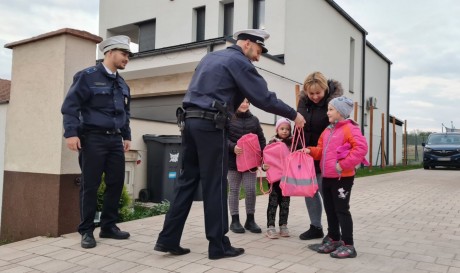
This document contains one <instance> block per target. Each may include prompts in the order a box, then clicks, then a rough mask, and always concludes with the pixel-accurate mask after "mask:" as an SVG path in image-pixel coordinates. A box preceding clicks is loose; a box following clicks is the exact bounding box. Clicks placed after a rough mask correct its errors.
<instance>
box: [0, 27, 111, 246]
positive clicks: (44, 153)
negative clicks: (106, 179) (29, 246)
mask: <svg viewBox="0 0 460 273" xmlns="http://www.w3.org/2000/svg"><path fill="white" fill-rule="evenodd" d="M101 40H102V39H101V38H100V37H99V36H96V35H93V34H90V33H88V32H85V31H79V30H74V29H68V28H65V29H60V30H57V31H54V32H49V33H45V34H43V35H39V36H37V37H33V38H30V39H26V40H22V41H18V42H13V43H10V44H7V45H5V47H6V48H10V49H12V50H13V65H12V79H11V96H10V102H9V106H8V114H7V121H6V136H5V172H4V188H3V206H2V225H1V234H0V237H1V239H3V240H10V241H17V240H22V239H26V238H30V237H35V236H59V235H61V234H65V233H69V232H75V231H76V228H77V225H78V223H79V209H78V207H79V201H78V192H79V186H77V185H76V184H75V178H76V177H78V176H79V174H80V169H79V166H78V160H77V157H78V154H77V153H75V152H72V151H70V150H68V149H67V147H66V145H65V140H64V138H63V136H62V135H63V126H62V115H61V112H60V108H61V105H62V102H63V100H64V98H65V96H66V94H67V91H68V90H69V87H70V85H71V84H72V79H73V75H74V74H75V73H76V72H77V71H79V70H81V69H84V68H85V67H88V66H91V65H94V64H95V60H96V46H95V45H96V44H97V43H99V42H100V41H101Z"/></svg>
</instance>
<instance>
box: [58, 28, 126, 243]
mask: <svg viewBox="0 0 460 273" xmlns="http://www.w3.org/2000/svg"><path fill="white" fill-rule="evenodd" d="M129 43H130V39H129V37H127V36H123V35H121V36H114V37H110V38H108V39H106V40H104V41H102V42H101V43H100V44H99V49H100V50H101V51H102V52H103V53H104V61H103V62H102V63H100V64H98V65H96V66H93V67H89V68H87V69H85V70H82V71H80V72H78V73H77V74H75V76H74V79H73V83H72V86H71V87H70V89H69V92H68V93H67V96H66V98H65V100H64V103H63V105H62V108H61V112H62V114H63V117H64V129H65V132H64V137H65V139H66V144H67V147H68V148H69V149H70V150H72V151H79V163H80V167H81V170H82V179H81V186H80V225H79V226H78V232H79V233H80V234H81V235H82V239H81V247H83V248H93V247H95V246H96V240H95V239H94V236H93V231H94V228H95V225H94V216H95V214H96V206H97V201H96V200H97V190H98V188H99V185H100V183H101V178H102V174H103V173H104V174H105V184H106V191H105V194H104V204H103V209H102V214H101V222H100V226H101V231H100V233H99V237H100V238H113V239H127V238H128V237H129V236H130V234H129V233H128V232H125V231H121V230H120V229H119V228H118V227H117V226H116V223H117V221H118V207H119V205H118V204H119V200H120V196H121V192H122V189H123V183H124V175H125V155H124V152H125V151H128V150H129V148H130V145H131V144H130V143H131V130H130V127H129V116H130V112H129V103H130V90H129V87H128V85H127V84H126V82H125V80H124V79H123V78H122V77H121V76H120V75H119V73H118V72H117V70H118V69H124V68H125V66H126V64H127V63H128V61H129V57H130V56H131V55H132V53H131V51H130V48H129Z"/></svg>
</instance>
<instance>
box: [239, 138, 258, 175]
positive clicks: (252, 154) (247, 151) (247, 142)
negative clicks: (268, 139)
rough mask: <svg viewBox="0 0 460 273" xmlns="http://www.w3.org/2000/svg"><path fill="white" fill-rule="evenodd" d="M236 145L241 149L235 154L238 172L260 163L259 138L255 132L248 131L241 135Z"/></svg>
mask: <svg viewBox="0 0 460 273" xmlns="http://www.w3.org/2000/svg"><path fill="white" fill-rule="evenodd" d="M236 145H238V147H240V148H241V149H243V153H242V154H240V155H237V156H236V167H237V169H238V171H239V172H245V171H248V170H251V169H253V168H255V167H259V166H260V164H261V163H262V152H261V149H260V144H259V138H258V137H257V135H256V134H253V133H249V134H245V135H243V136H242V137H241V138H240V139H238V141H237V142H236Z"/></svg>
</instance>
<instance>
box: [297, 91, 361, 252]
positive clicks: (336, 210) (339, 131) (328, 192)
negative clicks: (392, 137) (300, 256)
mask: <svg viewBox="0 0 460 273" xmlns="http://www.w3.org/2000/svg"><path fill="white" fill-rule="evenodd" d="M352 110H353V101H352V100H351V99H349V98H346V97H343V96H342V97H338V98H335V99H333V100H331V101H330V102H329V105H328V110H327V116H328V118H329V122H330V125H329V126H328V127H327V128H326V129H325V130H324V131H323V133H322V134H321V136H320V138H319V140H318V146H316V147H308V148H306V149H305V152H306V153H310V155H311V156H312V157H313V158H314V159H315V160H320V167H321V172H322V174H323V199H324V200H323V202H324V210H325V211H326V216H327V224H328V234H327V235H326V237H325V238H324V239H323V242H322V244H321V245H319V246H318V245H316V246H315V245H310V248H312V249H314V250H315V251H317V252H318V253H330V256H331V257H333V258H354V257H356V255H357V253H356V250H355V247H354V242H353V220H352V217H351V213H350V195H351V188H352V186H353V180H354V177H355V167H356V166H357V165H358V164H360V163H362V162H367V161H366V160H365V158H364V157H365V156H366V154H367V142H366V138H365V137H364V136H363V135H362V133H361V130H360V129H359V127H358V126H357V124H356V123H355V122H354V121H353V120H351V119H348V117H349V116H350V113H351V111H352Z"/></svg>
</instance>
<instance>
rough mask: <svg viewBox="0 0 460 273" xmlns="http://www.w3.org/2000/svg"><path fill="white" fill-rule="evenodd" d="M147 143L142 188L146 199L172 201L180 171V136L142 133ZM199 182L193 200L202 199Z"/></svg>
mask: <svg viewBox="0 0 460 273" xmlns="http://www.w3.org/2000/svg"><path fill="white" fill-rule="evenodd" d="M143 139H144V142H145V143H146V144H147V189H144V190H142V191H143V195H144V196H145V195H147V196H148V201H150V202H154V203H160V202H162V201H164V200H168V201H170V202H172V201H174V191H175V186H176V182H177V179H179V172H180V152H181V136H177V135H143ZM146 190H147V192H148V193H147V194H146ZM202 200H203V195H202V192H201V183H200V185H199V186H198V188H197V191H196V192H195V196H194V201H202Z"/></svg>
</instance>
